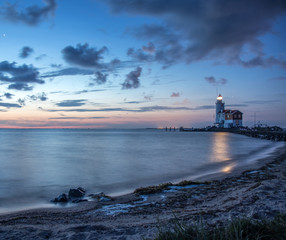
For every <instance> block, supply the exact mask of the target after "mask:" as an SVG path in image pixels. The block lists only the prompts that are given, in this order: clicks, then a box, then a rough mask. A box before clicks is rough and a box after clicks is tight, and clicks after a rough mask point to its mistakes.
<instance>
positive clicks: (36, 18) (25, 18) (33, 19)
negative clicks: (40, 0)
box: [0, 0, 57, 26]
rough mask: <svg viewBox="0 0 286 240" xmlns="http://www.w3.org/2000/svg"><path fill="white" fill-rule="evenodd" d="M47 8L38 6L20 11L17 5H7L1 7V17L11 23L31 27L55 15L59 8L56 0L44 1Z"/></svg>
mask: <svg viewBox="0 0 286 240" xmlns="http://www.w3.org/2000/svg"><path fill="white" fill-rule="evenodd" d="M44 2H45V6H43V7H39V6H37V5H33V6H29V7H27V8H25V9H23V10H19V9H18V6H17V5H16V4H9V3H8V4H6V5H4V6H1V10H0V15H1V16H2V17H3V18H4V19H6V20H8V21H11V22H15V23H18V22H19V23H25V24H27V25H30V26H34V25H37V24H39V23H40V22H41V21H43V20H44V19H46V18H48V17H49V16H50V15H53V14H54V11H55V9H56V7H57V4H56V1H55V0H44Z"/></svg>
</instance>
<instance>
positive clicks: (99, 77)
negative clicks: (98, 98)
mask: <svg viewBox="0 0 286 240" xmlns="http://www.w3.org/2000/svg"><path fill="white" fill-rule="evenodd" d="M94 75H95V78H93V79H92V80H93V81H95V82H96V83H97V84H99V85H100V84H104V83H106V81H107V76H108V74H104V73H102V72H96V73H95V74H94Z"/></svg>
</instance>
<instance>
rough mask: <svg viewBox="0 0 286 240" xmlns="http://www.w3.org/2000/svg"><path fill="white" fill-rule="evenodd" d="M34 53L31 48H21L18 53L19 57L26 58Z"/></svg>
mask: <svg viewBox="0 0 286 240" xmlns="http://www.w3.org/2000/svg"><path fill="white" fill-rule="evenodd" d="M33 52H34V49H33V48H31V47H27V46H26V47H23V48H22V49H21V51H20V54H19V57H21V58H27V57H29V56H30V55H31V54H32V53H33Z"/></svg>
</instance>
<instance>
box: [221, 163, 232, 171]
mask: <svg viewBox="0 0 286 240" xmlns="http://www.w3.org/2000/svg"><path fill="white" fill-rule="evenodd" d="M234 167H235V164H230V165H227V166H225V167H223V168H222V169H221V171H222V172H224V173H230V172H231V171H232V170H233V169H234Z"/></svg>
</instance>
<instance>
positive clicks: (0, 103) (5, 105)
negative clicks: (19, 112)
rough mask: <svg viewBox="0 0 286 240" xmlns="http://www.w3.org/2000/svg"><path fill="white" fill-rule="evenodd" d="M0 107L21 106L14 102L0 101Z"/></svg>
mask: <svg viewBox="0 0 286 240" xmlns="http://www.w3.org/2000/svg"><path fill="white" fill-rule="evenodd" d="M0 107H6V108H21V105H19V104H16V103H3V102H0Z"/></svg>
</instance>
